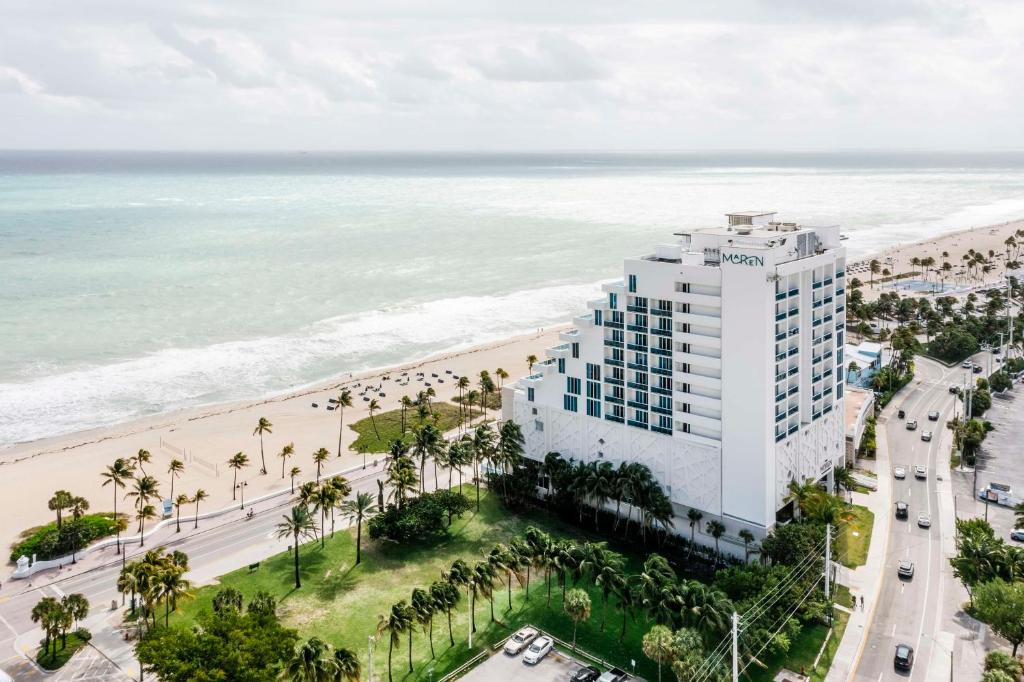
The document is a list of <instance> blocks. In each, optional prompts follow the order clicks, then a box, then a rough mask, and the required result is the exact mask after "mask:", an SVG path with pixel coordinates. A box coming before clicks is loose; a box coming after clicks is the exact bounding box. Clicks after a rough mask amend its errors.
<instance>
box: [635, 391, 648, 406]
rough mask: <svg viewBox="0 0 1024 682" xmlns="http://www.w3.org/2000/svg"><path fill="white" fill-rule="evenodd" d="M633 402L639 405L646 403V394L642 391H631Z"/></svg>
mask: <svg viewBox="0 0 1024 682" xmlns="http://www.w3.org/2000/svg"><path fill="white" fill-rule="evenodd" d="M633 402H634V403H639V404H641V405H646V404H647V394H646V393H644V392H643V391H633Z"/></svg>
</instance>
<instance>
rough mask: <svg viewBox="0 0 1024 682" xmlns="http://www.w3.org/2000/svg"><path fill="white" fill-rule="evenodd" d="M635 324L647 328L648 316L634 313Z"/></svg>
mask: <svg viewBox="0 0 1024 682" xmlns="http://www.w3.org/2000/svg"><path fill="white" fill-rule="evenodd" d="M633 324H634V325H636V326H637V327H645V328H646V327H647V316H646V315H644V314H643V313H633Z"/></svg>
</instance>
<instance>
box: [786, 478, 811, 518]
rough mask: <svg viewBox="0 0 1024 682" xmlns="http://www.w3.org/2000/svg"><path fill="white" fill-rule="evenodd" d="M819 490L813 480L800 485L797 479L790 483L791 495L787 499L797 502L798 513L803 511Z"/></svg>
mask: <svg viewBox="0 0 1024 682" xmlns="http://www.w3.org/2000/svg"><path fill="white" fill-rule="evenodd" d="M817 490H818V485H817V484H816V483H815V482H814V480H813V479H807V481H805V482H804V483H798V482H797V480H796V479H793V480H791V481H790V482H789V495H787V496H786V499H787V500H793V501H794V502H796V509H797V511H803V509H804V507H805V506H806V505H807V500H809V499H811V497H812V496H813V495H814V494H815V493H816V492H817Z"/></svg>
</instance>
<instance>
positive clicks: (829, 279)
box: [825, 277, 832, 286]
mask: <svg viewBox="0 0 1024 682" xmlns="http://www.w3.org/2000/svg"><path fill="white" fill-rule="evenodd" d="M829 284H832V278H831V277H827V278H825V286H828V285H829Z"/></svg>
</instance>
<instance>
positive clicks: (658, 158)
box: [0, 152, 1024, 447]
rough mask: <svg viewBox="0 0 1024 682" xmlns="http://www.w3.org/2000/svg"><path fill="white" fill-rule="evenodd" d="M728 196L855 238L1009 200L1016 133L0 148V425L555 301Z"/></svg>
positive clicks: (545, 319) (269, 378) (958, 222)
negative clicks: (769, 148)
mask: <svg viewBox="0 0 1024 682" xmlns="http://www.w3.org/2000/svg"><path fill="white" fill-rule="evenodd" d="M744 209H773V210H778V211H779V212H780V217H781V218H784V219H793V220H798V221H801V222H805V223H809V224H834V223H839V224H841V225H843V227H844V231H845V232H846V233H847V234H848V235H849V240H848V241H847V242H846V245H847V247H848V249H849V250H850V252H851V255H852V256H853V257H856V256H858V255H864V254H866V253H869V252H873V251H876V250H878V249H882V248H885V247H886V246H889V245H893V244H896V243H901V242H909V241H914V240H918V239H921V238H925V237H930V236H934V235H938V234H940V233H943V232H948V231H953V230H959V229H963V228H966V227H974V226H979V225H986V224H991V223H995V222H1001V221H1005V220H1009V219H1013V218H1019V217H1024V153H1005V154H963V153H961V154H954V153H949V154H923V153H889V154H882V153H876V154H872V153H852V152H850V153H838V152H837V153H817V154H816V153H774V154H768V153H739V152H730V153H629V154H625V153H564V154H559V153H550V154H518V155H512V154H408V155H403V154H326V153H324V154H319V153H318V154H302V153H294V154H212V153H211V154H186V153H181V154H173V153H86V152H81V153H60V152H0V447H2V446H7V445H11V444H14V443H19V442H24V441H30V440H35V439H39V438H43V437H47V436H54V435H58V434H64V433H69V432H74V431H79V430H83V429H88V428H93V427H98V426H104V425H109V424H114V423H117V422H121V421H124V420H128V419H131V418H135V417H141V416H146V415H153V414H157V413H161V412H165V411H170V410H176V409H180V408H188V407H194V406H198V405H204V404H210V403H218V402H224V401H230V400H237V399H250V398H259V397H261V396H266V395H270V394H275V393H281V392H285V391H288V390H292V389H295V388H297V387H301V386H304V385H308V384H310V383H314V382H316V381H319V380H323V379H326V378H330V377H332V376H336V375H339V374H342V373H347V372H353V371H359V370H363V369H368V368H373V367H381V366H386V365H390V364H394V363H398V362H403V361H407V360H412V359H415V358H417V357H422V356H425V355H428V354H431V353H435V352H438V351H441V350H446V349H452V348H458V347H464V346H469V345H473V344H477V343H482V342H486V341H491V340H496V339H500V338H504V337H507V336H510V335H513V334H517V333H524V332H529V331H533V330H536V329H537V328H538V327H544V326H549V325H552V324H557V323H561V322H566V321H568V320H569V319H570V317H571V316H572V315H573V314H576V313H578V312H579V311H580V310H581V309H582V307H583V305H584V302H585V301H586V300H587V299H588V298H592V297H593V296H595V295H596V294H597V292H598V290H599V286H598V284H599V282H600V281H602V280H607V279H610V278H614V277H615V276H616V275H617V274H618V273H619V272H620V268H621V261H622V258H623V257H624V256H626V255H630V254H640V253H643V252H645V251H647V250H648V249H649V248H650V247H651V246H652V245H653V244H656V243H658V242H661V241H671V240H672V232H673V231H675V230H678V229H680V228H693V227H700V226H707V225H714V224H720V223H721V222H722V218H721V216H722V214H723V213H725V212H726V211H730V210H744ZM491 369H493V368H491Z"/></svg>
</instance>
